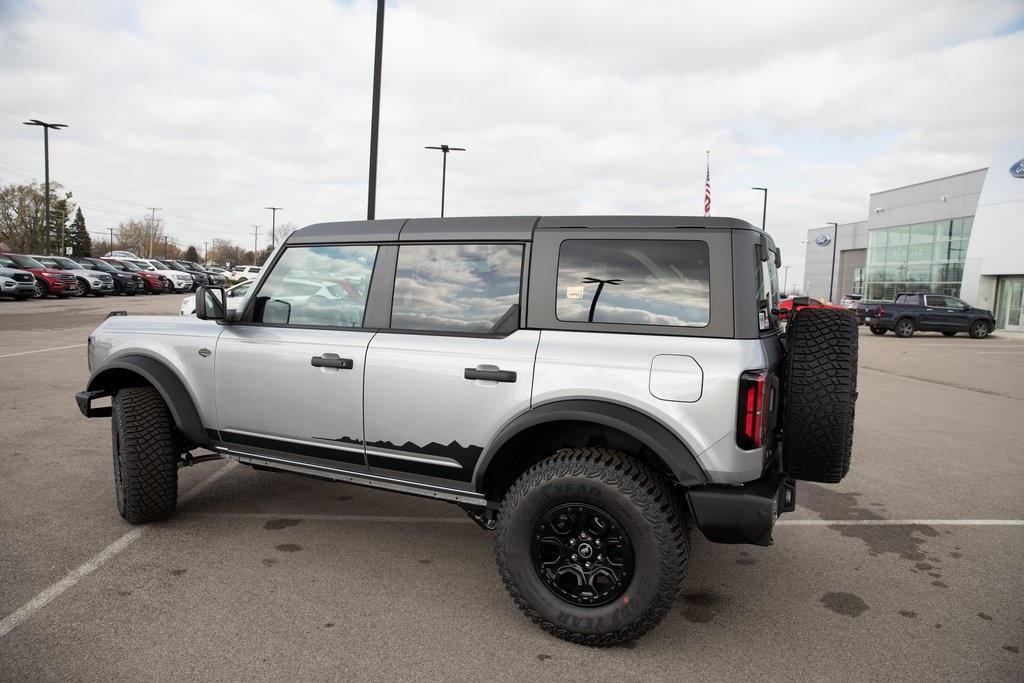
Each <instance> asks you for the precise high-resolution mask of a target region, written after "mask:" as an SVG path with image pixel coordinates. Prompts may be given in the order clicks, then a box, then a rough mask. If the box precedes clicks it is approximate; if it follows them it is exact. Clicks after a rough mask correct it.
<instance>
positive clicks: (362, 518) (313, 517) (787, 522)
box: [180, 510, 1024, 526]
mask: <svg viewBox="0 0 1024 683" xmlns="http://www.w3.org/2000/svg"><path fill="white" fill-rule="evenodd" d="M180 516H190V517H230V518H235V519H245V518H249V519H299V520H309V521H313V522H384V523H387V522H391V523H395V524H399V523H401V524H404V523H407V522H412V523H417V522H418V523H420V524H464V523H472V522H473V520H472V519H470V518H469V517H414V516H399V515H322V514H307V513H297V514H292V513H288V512H212V511H211V512H204V511H199V510H197V511H193V512H182V513H180ZM776 524H777V525H781V526H1024V519H780V520H779V521H777V522H776Z"/></svg>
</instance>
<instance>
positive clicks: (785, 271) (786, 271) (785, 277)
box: [782, 266, 789, 294]
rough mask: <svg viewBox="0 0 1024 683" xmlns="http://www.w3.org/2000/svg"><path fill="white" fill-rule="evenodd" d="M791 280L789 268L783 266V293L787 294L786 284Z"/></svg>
mask: <svg viewBox="0 0 1024 683" xmlns="http://www.w3.org/2000/svg"><path fill="white" fill-rule="evenodd" d="M788 280H789V266H782V293H783V294H785V293H786V282H787V281H788Z"/></svg>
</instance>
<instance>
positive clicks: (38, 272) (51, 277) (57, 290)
mask: <svg viewBox="0 0 1024 683" xmlns="http://www.w3.org/2000/svg"><path fill="white" fill-rule="evenodd" d="M0 265H3V266H7V267H8V268H20V269H21V270H27V271H29V272H30V273H32V275H34V276H35V278H36V298H37V299H45V298H46V297H48V296H50V295H51V294H52V295H53V296H57V297H60V298H61V299H66V298H68V297H69V296H71V295H72V294H75V293H77V292H78V278H76V277H75V276H74V275H72V274H71V273H69V272H67V271H63V270H55V269H53V268H47V267H46V266H44V265H43V264H42V263H40V262H39V261H37V260H35V259H34V258H32V257H31V256H25V255H23V254H0Z"/></svg>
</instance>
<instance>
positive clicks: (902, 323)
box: [892, 318, 915, 339]
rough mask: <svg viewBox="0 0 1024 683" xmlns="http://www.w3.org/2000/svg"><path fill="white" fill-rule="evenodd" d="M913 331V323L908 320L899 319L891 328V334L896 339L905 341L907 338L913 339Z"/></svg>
mask: <svg viewBox="0 0 1024 683" xmlns="http://www.w3.org/2000/svg"><path fill="white" fill-rule="evenodd" d="M914 331H915V325H914V321H913V320H911V319H910V318H900V319H899V320H897V321H896V324H895V325H893V326H892V333H893V334H895V335H896V336H897V337H901V338H903V339H906V338H907V337H913V336H914Z"/></svg>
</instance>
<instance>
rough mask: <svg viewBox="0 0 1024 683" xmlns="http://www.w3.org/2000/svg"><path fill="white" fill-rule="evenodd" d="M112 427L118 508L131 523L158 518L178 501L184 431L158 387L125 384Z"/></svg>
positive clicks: (115, 402)
mask: <svg viewBox="0 0 1024 683" xmlns="http://www.w3.org/2000/svg"><path fill="white" fill-rule="evenodd" d="M113 408H114V410H113V415H112V417H111V420H110V431H111V437H112V441H113V453H114V486H115V491H116V494H117V511H118V512H119V513H120V514H121V516H122V517H124V518H125V520H127V521H128V522H130V523H132V524H144V523H146V522H159V521H161V520H164V519H167V518H168V517H170V516H171V514H172V513H173V512H174V508H175V506H176V505H177V503H178V450H179V449H178V445H179V443H180V436H179V434H178V431H177V428H176V427H175V426H174V421H173V419H172V418H171V413H170V411H169V410H168V409H167V404H166V403H164V400H163V398H161V396H160V394H159V393H158V392H157V390H156V389H154V388H152V387H137V388H130V389H121V390H120V391H118V392H117V394H116V395H115V396H114V400H113Z"/></svg>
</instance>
